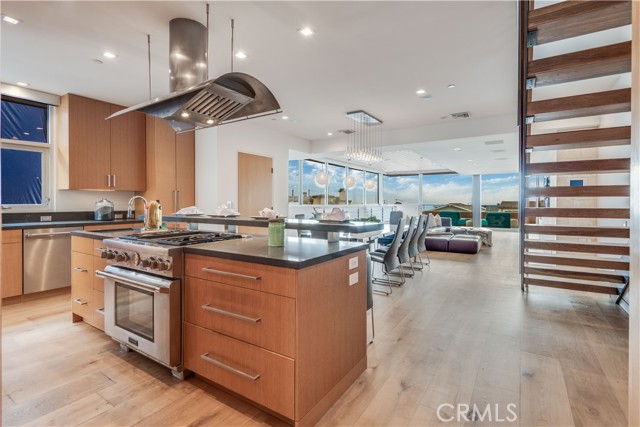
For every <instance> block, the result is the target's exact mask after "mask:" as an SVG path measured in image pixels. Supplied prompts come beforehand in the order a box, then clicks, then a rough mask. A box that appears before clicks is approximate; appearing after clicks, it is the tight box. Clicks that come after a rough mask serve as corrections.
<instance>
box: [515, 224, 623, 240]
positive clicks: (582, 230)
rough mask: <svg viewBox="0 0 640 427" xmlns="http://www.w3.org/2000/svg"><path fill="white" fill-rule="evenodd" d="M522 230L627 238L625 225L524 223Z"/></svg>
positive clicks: (554, 234) (531, 232)
mask: <svg viewBox="0 0 640 427" xmlns="http://www.w3.org/2000/svg"><path fill="white" fill-rule="evenodd" d="M524 232H525V233H527V234H544V235H553V236H577V237H613V238H620V239H628V238H629V228H627V227H596V226H576V225H543V224H525V225H524Z"/></svg>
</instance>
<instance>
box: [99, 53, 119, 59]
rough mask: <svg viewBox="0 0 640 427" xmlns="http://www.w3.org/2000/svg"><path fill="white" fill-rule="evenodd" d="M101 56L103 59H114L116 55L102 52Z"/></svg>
mask: <svg viewBox="0 0 640 427" xmlns="http://www.w3.org/2000/svg"><path fill="white" fill-rule="evenodd" d="M102 56H104V57H105V58H109V59H114V58H115V57H116V56H118V55H116V54H115V53H112V52H107V51H105V52H102Z"/></svg>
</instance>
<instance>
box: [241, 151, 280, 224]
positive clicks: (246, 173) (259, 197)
mask: <svg viewBox="0 0 640 427" xmlns="http://www.w3.org/2000/svg"><path fill="white" fill-rule="evenodd" d="M272 177H273V159H272V158H271V157H263V156H256V155H254V154H248V153H238V212H240V213H241V214H242V216H245V217H248V216H255V215H258V211H260V210H261V209H262V208H265V207H268V208H270V207H272V206H273V196H272V192H273V187H272V185H273V183H272ZM239 232H240V233H249V234H267V229H266V228H264V227H240V230H239Z"/></svg>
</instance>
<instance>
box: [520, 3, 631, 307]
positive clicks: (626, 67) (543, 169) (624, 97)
mask: <svg viewBox="0 0 640 427" xmlns="http://www.w3.org/2000/svg"><path fill="white" fill-rule="evenodd" d="M519 8H520V9H519V24H520V29H519V31H520V52H519V61H520V64H519V74H520V90H519V111H518V116H519V119H518V120H519V125H520V150H521V156H520V157H521V160H520V170H521V172H522V173H521V177H522V181H521V189H522V191H521V196H520V218H523V220H524V221H523V225H522V227H521V248H522V251H521V252H522V254H521V267H522V268H521V273H522V283H521V285H522V289H523V290H525V289H528V287H529V286H546V287H555V288H562V289H571V290H578V291H589V292H596V293H604V294H610V295H621V294H622V292H624V289H625V287H626V286H627V284H628V277H629V237H630V233H629V228H628V221H629V218H630V209H629V178H628V176H629V171H630V159H629V153H630V150H629V149H625V147H624V146H629V145H630V142H631V127H630V126H620V123H619V122H620V121H621V120H622V121H624V119H620V117H619V116H606V117H609V118H611V117H614V118H613V119H609V120H603V119H602V116H605V115H611V114H617V113H626V112H629V111H631V89H630V88H627V87H623V88H620V87H619V86H621V85H619V84H618V81H617V80H616V77H618V76H620V75H623V74H624V73H629V72H630V71H631V51H632V45H631V41H630V40H616V42H615V43H612V44H608V45H605V46H598V45H595V46H593V47H589V48H588V49H584V47H585V45H586V44H589V43H592V44H593V40H595V38H594V37H591V38H590V37H589V35H590V34H592V33H596V32H599V31H605V30H613V29H616V28H618V27H622V26H626V25H630V24H631V1H629V0H626V1H613V0H612V1H593V0H590V1H564V2H561V3H556V4H552V5H550V6H545V7H541V8H537V9H536V8H535V5H534V2H533V1H522V2H519ZM613 31H615V30H613ZM616 34H617V33H616ZM583 36H586V37H583ZM576 37H580V39H575V38H576ZM615 37H616V35H614V36H613V38H615ZM617 37H618V38H619V35H618V36H617ZM576 41H577V42H576ZM552 42H558V43H555V45H552V46H544V47H543V46H541V45H545V44H547V43H552ZM573 46H580V50H574V51H570V52H569V53H567V50H572V47H573ZM554 51H558V52H559V53H558V54H557V55H552V56H547V57H542V58H540V57H539V56H542V55H545V54H546V55H548V54H549V53H553V52H554ZM540 52H542V55H540V54H539V53H540ZM588 79H600V81H599V82H598V84H599V85H600V86H599V89H600V90H598V91H593V92H588V93H584V91H583V92H581V93H576V94H573V95H571V96H561V97H555V98H553V97H552V98H549V94H552V93H554V92H553V90H554V89H553V88H551V87H552V86H555V87H557V88H558V89H557V91H556V93H560V94H563V95H564V94H566V93H567V92H568V93H573V92H575V91H576V88H577V87H578V88H580V87H591V86H594V85H591V84H583V85H581V86H575V85H576V84H580V82H582V81H585V80H588ZM603 79H605V80H606V79H608V80H606V81H605V80H603ZM571 85H574V86H571ZM607 86H608V87H607ZM596 87H598V86H596ZM541 88H545V89H541ZM603 89H606V90H603ZM545 91H546V92H545ZM550 91H551V92H550ZM585 118H591V120H590V123H593V122H594V119H595V121H596V122H597V120H598V118H599V119H600V124H599V125H588V126H584V125H583V124H582V123H583V122H575V123H578V124H575V126H572V125H574V123H571V119H578V120H585ZM559 120H562V121H563V122H557V121H559ZM609 123H610V125H608V126H607V124H609ZM623 124H624V123H623ZM575 127H583V128H582V129H575Z"/></svg>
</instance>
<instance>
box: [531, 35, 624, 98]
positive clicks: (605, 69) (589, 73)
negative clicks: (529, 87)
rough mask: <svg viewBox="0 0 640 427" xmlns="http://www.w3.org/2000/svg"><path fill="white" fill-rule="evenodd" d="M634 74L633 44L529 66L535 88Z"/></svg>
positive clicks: (564, 56)
mask: <svg viewBox="0 0 640 427" xmlns="http://www.w3.org/2000/svg"><path fill="white" fill-rule="evenodd" d="M630 71H631V41H627V42H622V43H616V44H612V45H607V46H600V47H596V48H593V49H587V50H581V51H578V52H571V53H567V54H564V55H558V56H552V57H548V58H543V59H538V60H535V61H532V62H530V63H529V67H528V78H534V77H535V79H536V82H535V86H536V87H539V86H548V85H553V84H559V83H567V82H572V81H576V80H584V79H591V78H595V77H603V76H610V75H613V74H620V73H628V72H630Z"/></svg>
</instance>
